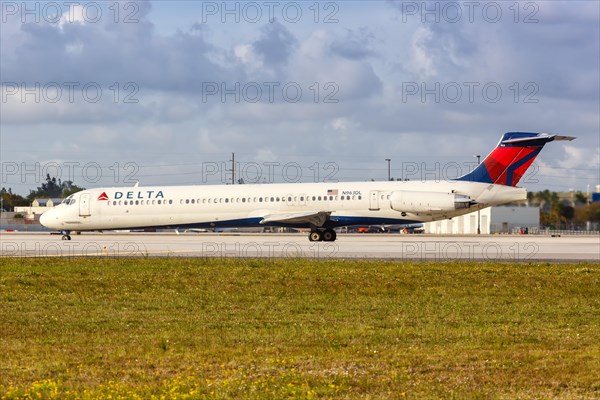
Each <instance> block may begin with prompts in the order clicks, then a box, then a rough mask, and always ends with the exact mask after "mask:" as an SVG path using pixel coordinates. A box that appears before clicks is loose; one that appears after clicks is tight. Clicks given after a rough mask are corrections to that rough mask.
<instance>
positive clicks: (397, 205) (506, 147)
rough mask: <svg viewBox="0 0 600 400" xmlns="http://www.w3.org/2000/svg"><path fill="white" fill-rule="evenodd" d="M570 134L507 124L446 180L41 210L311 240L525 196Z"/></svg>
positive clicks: (98, 192) (60, 224) (73, 221)
mask: <svg viewBox="0 0 600 400" xmlns="http://www.w3.org/2000/svg"><path fill="white" fill-rule="evenodd" d="M573 139H575V138H574V137H572V136H559V135H553V134H548V133H530V132H507V133H505V134H504V135H503V136H502V138H501V139H500V141H499V143H498V144H497V146H496V147H495V148H494V149H493V150H492V151H491V153H490V154H489V155H487V156H486V157H485V159H484V160H483V162H482V163H481V164H479V165H478V166H477V167H476V168H475V169H474V170H473V171H471V172H469V173H467V174H466V175H463V176H461V177H458V178H456V179H453V180H446V181H383V182H336V183H328V182H327V183H278V184H275V183H274V184H245V185H195V186H151V187H139V186H138V185H137V184H136V186H134V187H132V188H99V189H88V190H83V191H81V192H78V193H75V194H72V195H70V196H69V197H67V198H66V199H64V201H63V202H62V203H61V204H59V205H58V206H56V207H54V208H53V209H51V210H48V211H46V212H45V213H44V214H42V216H41V217H40V223H41V224H42V225H43V226H45V227H47V228H51V229H55V230H58V231H60V232H61V233H62V235H63V236H62V239H63V240H71V236H70V232H71V231H91V230H114V229H149V228H155V229H158V228H161V229H198V228H211V229H214V228H235V227H238V228H241V227H260V226H278V227H296V228H309V229H310V233H309V235H308V239H309V240H310V241H311V242H318V241H327V242H331V241H335V240H336V236H337V235H336V232H335V230H334V228H337V227H342V226H350V225H390V224H392V225H397V224H402V225H404V224H417V223H423V222H428V221H437V220H442V219H448V218H452V217H456V216H459V215H463V214H467V213H470V212H473V211H474V210H477V209H482V208H486V207H489V206H495V205H499V204H503V203H510V202H513V201H517V200H524V199H526V198H527V192H526V190H525V189H524V188H519V187H516V185H517V183H518V182H519V180H520V179H521V177H522V176H523V174H525V172H526V170H527V168H528V167H529V166H530V165H531V163H532V162H533V160H534V159H535V158H536V156H537V155H538V154H539V153H540V151H541V150H542V148H543V147H544V145H545V144H546V143H548V142H552V141H556V140H573Z"/></svg>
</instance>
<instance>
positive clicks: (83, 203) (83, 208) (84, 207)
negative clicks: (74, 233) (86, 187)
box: [79, 193, 90, 217]
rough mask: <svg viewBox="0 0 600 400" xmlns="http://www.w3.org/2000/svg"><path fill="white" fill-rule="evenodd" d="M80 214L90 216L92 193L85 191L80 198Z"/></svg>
mask: <svg viewBox="0 0 600 400" xmlns="http://www.w3.org/2000/svg"><path fill="white" fill-rule="evenodd" d="M79 216H80V217H89V216H90V195H89V193H84V194H82V195H81V197H80V198H79Z"/></svg>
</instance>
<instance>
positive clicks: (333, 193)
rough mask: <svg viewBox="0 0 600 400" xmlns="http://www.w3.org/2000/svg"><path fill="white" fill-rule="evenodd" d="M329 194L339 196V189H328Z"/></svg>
mask: <svg viewBox="0 0 600 400" xmlns="http://www.w3.org/2000/svg"><path fill="white" fill-rule="evenodd" d="M327 194H328V195H330V196H337V194H338V190H337V189H327Z"/></svg>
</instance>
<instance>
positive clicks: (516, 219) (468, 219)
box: [424, 206, 540, 234]
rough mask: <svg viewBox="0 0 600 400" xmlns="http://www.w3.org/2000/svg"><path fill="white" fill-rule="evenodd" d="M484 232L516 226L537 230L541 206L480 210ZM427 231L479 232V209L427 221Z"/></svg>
mask: <svg viewBox="0 0 600 400" xmlns="http://www.w3.org/2000/svg"><path fill="white" fill-rule="evenodd" d="M479 224H480V227H481V233H482V234H488V233H510V232H512V231H513V230H514V229H515V228H525V227H527V228H528V229H529V230H531V229H534V230H537V229H539V227H540V208H539V207H518V206H515V207H507V206H502V207H488V208H484V209H483V210H481V211H480V212H479ZM424 227H425V233H435V234H450V233H455V234H477V211H475V212H472V213H470V214H465V215H462V216H460V217H454V218H452V219H445V220H442V221H435V222H427V223H425V224H424Z"/></svg>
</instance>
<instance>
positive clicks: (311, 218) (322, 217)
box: [260, 211, 331, 226]
mask: <svg viewBox="0 0 600 400" xmlns="http://www.w3.org/2000/svg"><path fill="white" fill-rule="evenodd" d="M330 215H331V211H307V212H297V213H275V214H267V215H265V216H264V217H263V219H262V221H260V223H261V224H267V223H271V222H279V223H285V224H312V225H314V226H323V224H325V222H326V221H327V219H329V216H330Z"/></svg>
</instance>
